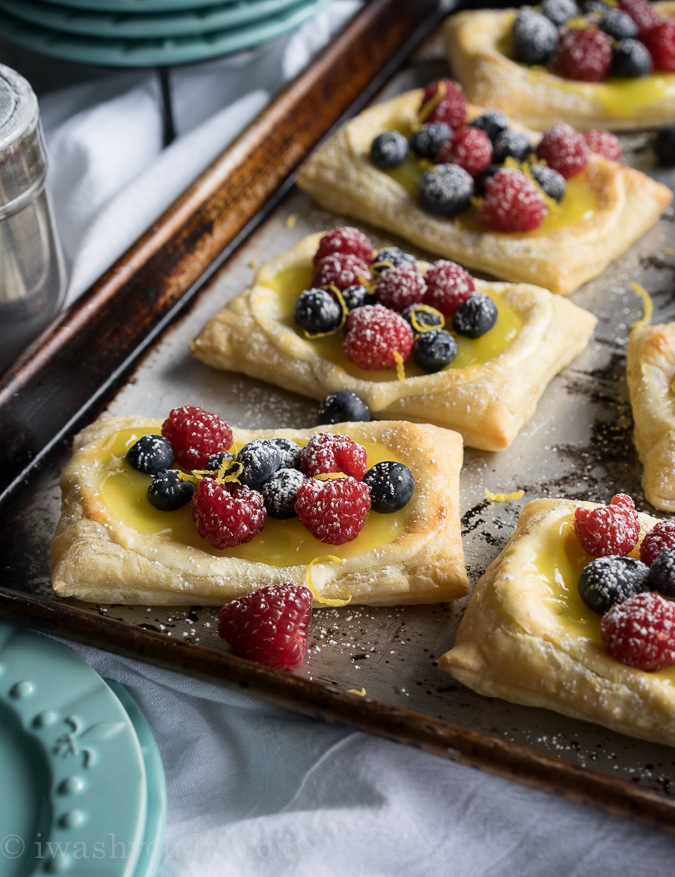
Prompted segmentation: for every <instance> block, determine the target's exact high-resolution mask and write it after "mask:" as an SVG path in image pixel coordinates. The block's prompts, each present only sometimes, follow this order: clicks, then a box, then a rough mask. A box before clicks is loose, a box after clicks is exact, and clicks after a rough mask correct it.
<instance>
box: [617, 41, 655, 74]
mask: <svg viewBox="0 0 675 877" xmlns="http://www.w3.org/2000/svg"><path fill="white" fill-rule="evenodd" d="M653 69H654V64H653V62H652V56H651V55H650V54H649V50H648V49H647V46H645V44H644V43H641V42H640V41H639V40H620V41H619V42H618V43H614V45H613V46H612V74H613V75H614V76H618V77H619V78H621V79H637V78H639V77H641V76H649V74H650V73H651V72H652V70H653Z"/></svg>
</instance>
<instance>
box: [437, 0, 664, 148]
mask: <svg viewBox="0 0 675 877" xmlns="http://www.w3.org/2000/svg"><path fill="white" fill-rule="evenodd" d="M645 5H646V4H645ZM653 10H654V11H655V12H654V14H656V13H658V14H660V15H661V16H663V18H665V19H668V18H672V17H673V16H675V3H673V2H670V0H669V2H663V3H655V4H653ZM530 14H531V13H530ZM613 14H615V13H613ZM516 16H517V12H516V10H514V9H485V10H477V11H465V12H460V13H458V14H457V15H453V16H452V17H451V18H450V19H448V21H447V23H446V25H445V39H446V45H447V53H448V58H449V61H450V65H451V68H452V70H453V72H454V75H455V76H456V77H457V79H459V81H460V82H461V83H462V85H463V86H464V88H465V90H466V93H467V95H468V97H469V98H470V100H472V101H474V102H475V103H486V102H489V103H490V106H493V107H495V108H497V109H500V110H502V111H503V112H505V113H508V114H509V115H511V116H513V117H514V118H517V119H519V120H520V121H522V122H523V124H525V125H529V126H530V127H532V128H536V129H538V130H544V129H545V128H547V127H548V126H549V125H552V124H554V123H556V122H567V123H569V124H571V125H574V126H575V127H576V128H598V127H599V128H608V129H610V130H612V131H630V130H640V129H647V128H655V127H660V126H662V125H666V124H669V123H670V122H672V120H673V116H674V115H675V73H673V72H668V71H664V70H658V69H657V70H654V71H653V72H650V70H651V69H652V65H651V60H650V54H649V52H648V51H647V50H646V48H645V46H644V45H641V46H640V50H639V51H638V54H639V56H640V59H641V63H643V66H644V69H637V68H636V69H635V70H633V69H632V68H631V67H630V64H629V67H628V69H627V70H625V71H624V70H620V71H619V72H620V74H621V75H615V74H614V73H613V71H614V69H615V68H616V63H617V62H616V61H614V67H613V66H612V51H613V50H612V45H614V47H616V42H614V43H612V40H613V37H612V36H610V34H605V33H604V32H603V31H602V27H603V24H602V21H599V28H597V30H596V27H595V26H594V25H595V24H596V22H592V23H591V28H590V29H591V30H593V31H594V32H595V33H597V32H598V31H599V32H600V34H601V36H600V37H598V38H597V41H598V42H600V43H601V44H602V41H603V40H604V41H605V45H606V47H603V46H602V45H601V51H600V54H601V55H602V54H603V53H604V54H605V55H606V59H605V63H606V65H607V66H608V70H604V71H590V72H588V73H586V72H583V71H582V73H581V76H582V77H583V78H585V77H586V76H589V77H593V78H596V77H601V81H588V80H586V81H582V79H579V78H569V76H572V75H575V74H574V73H573V72H571V73H570V74H569V75H568V76H566V77H563V76H562V75H558V72H556V71H557V70H558V69H559V67H560V56H561V52H560V46H561V44H562V40H565V39H566V37H565V36H564V32H565V30H564V29H565V26H564V25H563V36H562V37H561V42H559V43H558V46H557V47H556V46H555V40H556V36H557V35H556V30H555V25H553V26H552V27H551V23H550V22H549V23H548V27H550V28H551V31H552V33H553V41H554V42H553V45H552V47H551V53H552V55H553V57H554V58H555V57H556V54H557V57H558V65H557V67H556V66H555V65H554V64H550V63H549V65H548V67H547V66H544V63H543V62H542V61H540V59H539V58H537V57H535V56H533V57H532V59H531V60H532V63H531V64H529V65H528V64H524V63H518V62H517V61H516V60H515V58H516V57H518V52H517V49H516V50H515V51H514V40H513V36H512V30H513V25H514V22H515V20H516ZM578 24H579V21H578V20H577V21H576V22H575V26H578ZM610 29H611V26H610ZM629 33H630V28H629V29H628V30H627V34H629ZM631 36H632V37H633V38H634V37H637V36H638V28H637V26H636V27H635V32H634V33H632V34H631ZM633 49H634V47H633ZM573 52H574V50H573V49H572V47H571V45H570V53H573ZM526 54H527V53H526ZM614 55H615V56H616V48H615V49H614ZM643 58H644V61H642V59H643ZM528 60H529V59H528ZM619 63H622V62H619ZM562 72H565V71H562ZM603 73H604V74H605V75H606V74H607V73H609V75H608V76H607V78H605V75H603Z"/></svg>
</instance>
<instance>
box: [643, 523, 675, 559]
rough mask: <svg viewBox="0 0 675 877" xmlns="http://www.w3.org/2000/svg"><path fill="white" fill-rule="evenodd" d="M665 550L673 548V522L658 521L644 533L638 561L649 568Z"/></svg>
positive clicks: (674, 546)
mask: <svg viewBox="0 0 675 877" xmlns="http://www.w3.org/2000/svg"><path fill="white" fill-rule="evenodd" d="M667 548H675V521H659V522H658V524H654V526H653V527H652V528H651V530H648V531H647V532H646V533H645V535H644V538H643V540H642V542H641V544H640V560H641V561H642V562H643V563H646V564H647V566H651V565H652V564H653V563H654V561H655V560H656V558H657V557H658V556H659V554H661V553H662V552H663V551H665V550H666V549H667Z"/></svg>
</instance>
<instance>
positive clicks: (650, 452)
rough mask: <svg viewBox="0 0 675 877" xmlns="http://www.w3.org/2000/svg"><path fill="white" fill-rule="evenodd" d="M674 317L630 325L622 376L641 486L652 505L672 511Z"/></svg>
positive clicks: (674, 488) (674, 468) (674, 502)
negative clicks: (630, 411) (640, 467)
mask: <svg viewBox="0 0 675 877" xmlns="http://www.w3.org/2000/svg"><path fill="white" fill-rule="evenodd" d="M674 378H675V323H666V324H662V325H654V326H641V327H639V328H637V329H633V331H632V332H631V334H630V338H629V341H628V359H627V363H626V379H627V382H628V392H629V394H630V402H631V406H632V408H633V420H634V421H635V432H634V436H635V447H636V448H637V452H638V454H639V456H640V460H641V461H642V465H643V467H644V469H643V473H642V486H643V488H644V492H645V496H646V498H647V501H648V502H650V503H651V504H652V505H653V506H654V508H657V509H661V510H662V511H666V512H673V511H675V396H674V395H673V391H672V389H671V385H672V383H673V379H674Z"/></svg>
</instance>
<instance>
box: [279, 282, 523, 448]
mask: <svg viewBox="0 0 675 877" xmlns="http://www.w3.org/2000/svg"><path fill="white" fill-rule="evenodd" d="M311 283H312V269H311V268H309V267H297V268H287V269H285V270H284V271H279V272H278V273H277V274H276V275H275V276H274V278H273V279H271V280H268V281H266V285H267V286H269V287H270V288H271V289H273V290H274V291H275V292H276V293H277V295H278V299H279V310H280V320H281V322H282V323H283V324H284V325H285V326H287V327H288V328H290V329H293V331H295V332H297V333H298V334H301V333H302V330H301V329H300V328H299V327H298V325H297V324H296V322H295V320H294V319H293V305H294V304H295V300H296V298H297V297H298V295H299V294H300V293H301V292H302V290H303V289H309V287H310V286H311ZM487 294H488V295H489V296H490V298H492V300H493V301H494V303H495V304H496V305H497V323H496V325H495V326H494V327H493V328H492V329H490V330H489V331H488V332H486V333H485V335H483V336H481V337H480V338H464V337H463V336H461V335H456V334H455V333H454V332H452V331H451V330H450V328H449V326H447V325H446V326H445V329H446V331H448V332H450V334H451V335H453V337H454V338H455V340H456V342H457V356H456V357H455V358H454V360H453V361H452V362H451V363H450V365H448V366H446V368H447V369H462V368H468V367H469V366H472V365H477V364H479V363H483V362H488V361H489V360H491V359H494V358H495V357H496V356H499V354H500V353H503V352H504V351H505V350H506V349H507V347H509V345H510V344H512V342H513V340H514V339H515V337H516V336H517V335H518V333H519V332H520V330H521V328H522V325H523V320H522V318H521V317H520V315H519V314H517V313H516V312H515V311H514V310H513V308H511V307H510V306H509V305H508V304H507V302H506V301H504V298H503V296H502V295H500V294H497V293H494V292H492V291H491V290H488V292H487ZM373 303H374V301H373ZM303 337H305V336H304V334H303ZM343 340H344V332H338V333H336V334H335V335H329V336H327V337H326V338H315V339H312V342H311V343H312V345H314V347H315V349H316V351H317V353H318V354H319V355H320V356H321V357H322V359H325V360H327V361H328V362H332V363H335V364H336V365H339V366H340V367H341V368H342V369H344V371H346V372H347V373H348V374H350V375H352V377H355V378H359V379H360V380H362V381H395V380H398V376H397V374H396V369H394V368H391V369H378V370H377V371H366V370H365V369H361V368H359V367H358V366H357V365H355V364H354V363H353V362H350V361H349V360H348V359H347V357H346V356H345V354H344V351H343V350H342V342H343ZM405 374H406V377H408V378H410V377H421V376H423V375H426V374H427V372H425V371H423V370H422V369H421V368H420V367H419V366H418V365H417V364H416V362H415V361H414V359H413V358H412V357H409V358H408V359H407V360H406V362H405ZM369 459H370V457H369Z"/></svg>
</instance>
